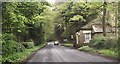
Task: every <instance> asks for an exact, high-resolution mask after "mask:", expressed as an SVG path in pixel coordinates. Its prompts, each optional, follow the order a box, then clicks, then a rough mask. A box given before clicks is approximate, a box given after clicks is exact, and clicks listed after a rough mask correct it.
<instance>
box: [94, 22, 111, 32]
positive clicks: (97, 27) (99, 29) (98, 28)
mask: <svg viewBox="0 0 120 64" xmlns="http://www.w3.org/2000/svg"><path fill="white" fill-rule="evenodd" d="M92 29H93V32H96V33H97V32H103V27H102V24H93V25H92ZM106 32H112V27H111V26H110V25H109V24H106Z"/></svg>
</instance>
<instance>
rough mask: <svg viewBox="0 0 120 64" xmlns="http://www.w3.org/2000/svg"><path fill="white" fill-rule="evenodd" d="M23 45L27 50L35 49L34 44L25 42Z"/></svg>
mask: <svg viewBox="0 0 120 64" xmlns="http://www.w3.org/2000/svg"><path fill="white" fill-rule="evenodd" d="M23 45H24V47H25V48H28V49H29V48H33V47H34V44H33V42H23Z"/></svg>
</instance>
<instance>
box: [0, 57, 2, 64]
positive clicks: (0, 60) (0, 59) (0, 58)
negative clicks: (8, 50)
mask: <svg viewBox="0 0 120 64" xmlns="http://www.w3.org/2000/svg"><path fill="white" fill-rule="evenodd" d="M1 62H2V55H0V64H1Z"/></svg>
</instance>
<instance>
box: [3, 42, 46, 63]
mask: <svg viewBox="0 0 120 64" xmlns="http://www.w3.org/2000/svg"><path fill="white" fill-rule="evenodd" d="M45 45H46V44H41V45H39V46H35V47H33V48H30V49H25V51H24V52H16V53H14V54H12V55H9V56H7V57H3V58H2V62H3V63H4V62H18V63H20V62H22V61H24V60H25V59H26V58H28V57H29V56H30V55H31V54H32V53H33V52H34V51H36V50H38V49H40V48H43V47H44V46H45Z"/></svg>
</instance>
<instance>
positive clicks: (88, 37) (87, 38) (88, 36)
mask: <svg viewBox="0 0 120 64" xmlns="http://www.w3.org/2000/svg"><path fill="white" fill-rule="evenodd" d="M90 40H91V34H90V33H85V43H88V42H89V41H90Z"/></svg>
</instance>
